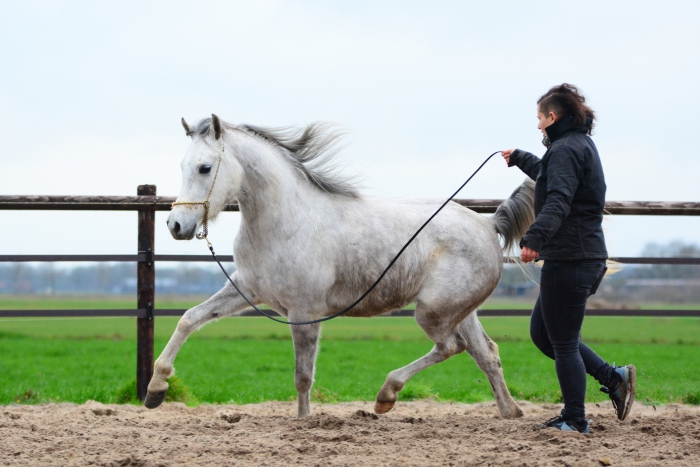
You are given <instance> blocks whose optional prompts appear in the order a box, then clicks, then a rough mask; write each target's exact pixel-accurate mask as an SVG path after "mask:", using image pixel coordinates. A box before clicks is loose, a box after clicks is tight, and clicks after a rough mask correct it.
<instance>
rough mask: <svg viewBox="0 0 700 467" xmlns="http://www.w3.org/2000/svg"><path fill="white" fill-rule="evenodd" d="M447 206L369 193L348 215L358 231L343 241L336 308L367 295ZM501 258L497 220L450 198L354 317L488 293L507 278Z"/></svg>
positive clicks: (333, 296) (332, 297)
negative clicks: (435, 297) (433, 298)
mask: <svg viewBox="0 0 700 467" xmlns="http://www.w3.org/2000/svg"><path fill="white" fill-rule="evenodd" d="M440 204H441V203H440V202H439V201H436V200H422V199H418V200H402V199H382V198H367V199H364V200H362V202H361V203H357V205H356V206H353V207H352V208H350V209H348V210H346V211H345V212H344V214H343V217H344V219H345V220H346V221H350V224H352V226H353V228H352V230H351V231H347V232H345V235H343V237H345V238H344V239H339V240H340V241H339V242H338V244H337V245H336V249H335V254H334V256H335V262H336V267H335V277H334V281H333V286H332V287H331V289H330V290H329V294H328V295H327V298H328V303H329V305H330V307H331V308H332V309H338V308H339V309H342V308H343V307H344V306H347V305H348V304H349V303H352V301H354V299H356V298H357V297H358V296H359V295H360V294H361V293H363V292H364V291H365V290H366V289H367V288H368V287H369V286H370V285H371V284H372V283H373V282H374V281H375V280H376V279H377V277H379V275H380V274H381V273H382V271H383V270H384V268H386V266H388V264H389V263H390V261H391V260H392V259H393V258H394V256H395V255H396V254H397V253H398V252H399V250H400V249H401V247H402V246H403V245H404V244H405V243H406V242H407V241H408V240H409V239H410V238H411V236H412V235H413V234H414V233H415V232H416V230H417V229H418V228H420V226H421V225H423V223H424V222H425V221H426V220H427V219H428V218H429V217H430V216H431V215H432V214H433V213H434V212H435V210H436V209H437V208H438V207H439V206H440ZM501 261H502V260H501V250H500V245H499V243H498V238H497V235H496V231H495V228H494V227H493V224H492V223H491V222H490V221H489V219H488V218H486V217H485V216H481V215H479V214H477V213H475V212H473V211H471V210H469V209H466V208H464V207H462V206H460V205H458V204H456V203H449V204H448V205H447V206H445V208H444V209H443V210H442V211H441V212H440V213H439V214H438V215H437V216H436V217H435V218H434V219H433V220H432V221H431V223H430V224H428V225H427V226H426V227H425V229H424V230H423V231H422V232H421V233H420V234H419V235H418V236H417V237H416V239H415V240H414V241H413V243H412V244H411V245H410V246H409V247H408V248H407V249H406V251H405V252H404V253H403V255H402V256H401V257H400V258H399V260H398V261H397V262H396V263H395V264H394V265H393V266H392V268H391V269H390V270H389V272H388V273H387V274H386V276H384V278H383V280H382V282H380V284H379V285H378V286H377V288H376V289H375V290H374V291H373V292H372V293H371V294H370V295H369V296H368V297H367V298H366V299H365V300H364V301H363V302H362V303H361V304H360V305H358V307H356V308H355V309H354V310H353V311H351V312H350V313H349V315H350V316H372V315H376V314H379V313H383V312H386V311H390V310H394V309H397V308H400V307H403V306H405V305H406V304H408V303H410V302H413V301H416V300H419V299H420V297H421V296H423V297H426V296H427V295H432V294H440V295H442V296H443V299H446V300H452V298H451V297H452V296H455V299H458V297H459V296H463V295H464V293H467V294H468V295H469V293H468V292H469V291H470V290H471V289H472V288H474V289H479V290H486V291H487V292H486V294H487V296H488V295H489V294H490V293H491V291H492V290H493V288H495V286H496V285H497V283H498V280H499V279H500V275H501V271H502V264H501Z"/></svg>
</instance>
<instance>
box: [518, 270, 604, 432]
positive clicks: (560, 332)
mask: <svg viewBox="0 0 700 467" xmlns="http://www.w3.org/2000/svg"><path fill="white" fill-rule="evenodd" d="M605 270H606V267H605V261H603V260H594V261H545V262H544V266H542V275H541V279H540V296H539V297H537V302H536V303H535V308H534V309H533V310H532V316H531V319H530V336H531V337H532V341H533V342H534V343H535V345H536V346H537V348H538V349H540V350H541V351H542V353H543V354H545V355H546V356H548V357H549V358H551V359H554V361H555V367H556V371H557V378H558V379H559V386H560V387H561V392H562V395H563V397H564V409H563V410H562V416H563V417H564V418H565V419H567V420H577V421H578V420H585V416H586V413H585V406H584V402H585V399H586V373H588V374H590V375H591V376H593V377H594V378H595V379H596V380H598V382H600V384H602V385H603V386H608V384H609V382H610V379H611V377H612V372H613V368H612V367H611V366H610V365H609V364H608V363H607V362H606V361H605V360H603V359H602V358H600V357H599V356H598V354H596V353H595V352H594V351H593V350H592V349H591V348H590V347H588V346H587V345H586V344H584V343H583V342H581V340H580V339H581V325H582V324H583V317H584V315H585V312H586V301H587V300H588V297H589V296H590V295H592V294H594V293H595V291H596V289H597V288H598V285H599V284H600V281H601V280H602V278H603V275H604V274H605Z"/></svg>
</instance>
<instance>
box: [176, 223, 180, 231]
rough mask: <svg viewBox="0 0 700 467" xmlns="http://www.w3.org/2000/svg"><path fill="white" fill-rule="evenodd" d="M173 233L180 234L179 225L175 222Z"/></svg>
mask: <svg viewBox="0 0 700 467" xmlns="http://www.w3.org/2000/svg"><path fill="white" fill-rule="evenodd" d="M175 233H180V223H179V222H175Z"/></svg>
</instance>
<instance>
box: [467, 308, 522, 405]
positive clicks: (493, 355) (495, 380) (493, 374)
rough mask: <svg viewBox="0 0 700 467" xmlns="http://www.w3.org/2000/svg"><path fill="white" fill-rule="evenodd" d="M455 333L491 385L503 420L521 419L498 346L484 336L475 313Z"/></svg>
mask: <svg viewBox="0 0 700 467" xmlns="http://www.w3.org/2000/svg"><path fill="white" fill-rule="evenodd" d="M456 331H457V332H458V333H459V334H460V336H461V337H462V338H463V339H464V340H465V341H466V343H467V345H466V350H467V352H468V353H469V355H471V356H472V358H473V359H474V361H475V362H476V365H477V366H478V367H479V368H480V369H481V371H483V372H484V373H485V374H486V377H487V378H488V379H489V382H490V383H491V389H493V395H494V397H495V398H496V403H497V404H498V411H499V412H500V413H501V417H503V418H516V417H522V416H523V411H522V410H521V409H520V407H518V404H516V403H515V401H514V400H513V398H512V397H511V395H510V392H509V391H508V387H507V386H506V381H505V379H504V378H503V368H501V359H500V358H499V356H498V345H496V343H495V342H494V341H492V340H491V339H490V338H489V336H487V335H486V333H485V332H484V329H483V328H482V327H481V323H480V322H479V319H478V318H477V316H476V312H473V313H470V314H469V315H468V316H467V317H466V318H464V320H463V321H462V322H460V323H459V324H458V325H457V329H456Z"/></svg>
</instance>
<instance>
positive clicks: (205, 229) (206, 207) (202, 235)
mask: <svg viewBox="0 0 700 467" xmlns="http://www.w3.org/2000/svg"><path fill="white" fill-rule="evenodd" d="M223 152H224V147H223V146H222V147H221V156H220V157H219V164H218V165H217V166H216V174H215V175H214V181H213V182H212V184H211V189H210V190H209V194H208V195H207V199H206V201H200V202H196V203H195V202H181V203H173V204H172V207H174V206H177V205H181V204H184V205H203V206H204V223H203V226H202V231H201V232H199V233H198V234H197V238H198V239H199V240H202V239H204V240H206V241H207V246H208V247H209V251H211V255H212V256H213V257H214V261H216V263H217V264H218V265H219V267H220V268H221V271H223V273H224V275H225V276H226V278H227V279H228V281H229V282H230V283H231V285H232V286H233V287H234V288H235V289H236V291H237V292H238V293H239V294H240V295H241V297H243V299H244V300H245V301H246V302H247V303H248V305H250V306H251V307H253V309H254V310H255V311H257V312H258V313H260V314H261V315H262V316H264V317H265V318H268V319H271V320H272V321H276V322H278V323H282V324H289V325H291V326H301V325H304V324H315V323H321V322H323V321H328V320H331V319H333V318H337V317H338V316H342V315H344V314H345V313H347V312H348V311H350V310H352V309H353V308H355V307H356V306H357V305H358V304H359V303H360V302H361V301H362V300H364V298H365V297H366V296H367V295H369V293H370V292H372V290H374V288H375V287H376V286H377V285H378V284H379V282H381V280H382V279H383V278H384V276H385V275H386V273H387V272H389V269H391V267H392V266H393V265H394V263H396V261H397V260H398V259H399V257H400V256H401V255H402V254H403V252H404V251H406V248H408V246H409V245H410V244H411V242H413V240H415V238H416V237H417V236H418V234H419V233H421V231H422V230H423V229H424V228H425V227H426V226H427V225H428V224H429V223H430V221H432V220H433V218H434V217H435V216H437V215H438V213H439V212H440V211H442V208H444V207H445V206H447V203H449V202H450V201H452V199H453V198H454V197H455V196H457V193H459V192H460V191H462V188H464V187H465V186H466V185H467V183H469V182H470V181H471V179H472V178H474V175H476V174H477V173H478V172H479V171H480V170H481V168H482V167H483V166H485V165H486V163H487V162H488V161H489V160H491V158H492V157H493V156H495V155H496V154H498V153H500V152H501V151H496V152H494V153H493V154H491V155H490V156H489V157H487V158H486V160H485V161H484V162H482V163H481V165H480V166H479V168H478V169H476V170H475V171H474V173H473V174H472V175H471V177H469V178H468V179H467V181H466V182H464V183H463V184H462V186H460V187H459V188H458V189H457V191H455V192H454V193H453V194H452V196H450V197H449V198H447V200H446V201H445V202H444V203H442V206H440V207H439V208H438V210H437V211H435V212H434V213H433V215H432V216H430V218H428V220H427V221H425V222H424V223H423V225H421V227H420V228H419V229H418V230H417V231H416V233H414V234H413V236H412V237H411V238H410V239H409V240H408V242H406V244H405V245H404V246H403V248H401V250H399V252H398V253H397V254H396V256H394V259H392V260H391V262H390V263H389V265H388V266H387V267H386V269H384V271H383V272H382V273H381V274H380V275H379V277H378V278H377V280H376V281H374V283H373V284H372V285H371V286H370V288H369V289H367V291H366V292H365V293H363V294H362V296H361V297H360V298H358V299H357V300H355V301H354V302H353V303H352V305H350V306H349V307H347V308H345V309H344V310H342V311H339V312H337V313H335V314H333V315H330V316H326V317H324V318H319V319H314V320H311V321H294V322H292V321H283V320H281V319H277V318H275V317H273V316H270V315H267V314H265V313H263V312H262V311H261V310H260V309H259V308H258V307H257V306H255V305H254V304H253V303H252V302H251V301H250V300H248V297H246V296H245V294H244V293H243V292H241V289H239V288H238V286H237V285H236V284H235V282H233V279H231V276H229V275H228V272H226V269H224V267H223V266H222V265H221V262H220V261H219V258H217V257H216V252H214V246H213V245H212V244H211V242H210V241H209V239H208V238H207V235H208V234H209V229H208V226H207V223H208V221H209V197H210V196H211V192H212V191H213V190H214V184H215V183H216V177H217V176H218V175H219V166H221V159H222V157H223Z"/></svg>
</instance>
